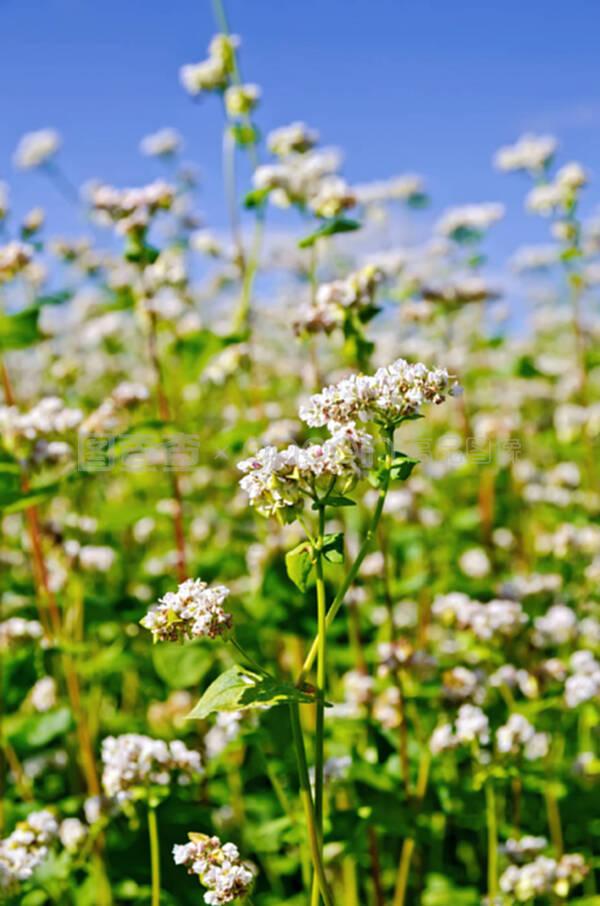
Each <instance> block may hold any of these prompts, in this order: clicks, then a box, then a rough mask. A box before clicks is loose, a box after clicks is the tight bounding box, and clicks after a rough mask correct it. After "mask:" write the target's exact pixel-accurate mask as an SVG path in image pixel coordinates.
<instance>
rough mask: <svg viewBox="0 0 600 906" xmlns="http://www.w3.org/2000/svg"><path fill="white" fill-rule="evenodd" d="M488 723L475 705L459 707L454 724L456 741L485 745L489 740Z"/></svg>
mask: <svg viewBox="0 0 600 906" xmlns="http://www.w3.org/2000/svg"><path fill="white" fill-rule="evenodd" d="M489 731H490V725H489V721H488V719H487V717H486V715H485V714H484V712H483V711H482V710H481V708H478V707H476V706H475V705H461V706H460V708H459V709H458V715H457V717H456V721H455V723H454V732H455V736H456V740H457V742H459V743H471V742H478V743H480V744H481V745H487V743H488V742H489V740H490V732H489Z"/></svg>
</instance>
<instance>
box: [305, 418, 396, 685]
mask: <svg viewBox="0 0 600 906" xmlns="http://www.w3.org/2000/svg"><path fill="white" fill-rule="evenodd" d="M391 466H392V444H391V436H390V438H389V449H388V451H387V455H386V461H385V466H384V473H383V476H382V480H381V484H380V486H379V495H378V497H377V504H376V506H375V510H374V511H373V516H372V517H371V522H370V524H369V527H368V529H367V531H366V534H365V537H364V539H363V542H362V544H361V546H360V549H359V551H358V554H357V555H356V558H355V560H354V562H353V564H352V566H351V567H350V569H349V570H348V572H347V574H346V577H345V578H344V580H343V581H342V584H341V585H340V587H339V589H338V591H337V594H336V595H335V597H334V599H333V601H332V602H331V605H330V607H329V610H328V611H327V616H326V620H325V625H326V627H327V629H329V627H330V626H331V624H332V623H333V621H334V620H335V618H336V616H337V614H338V612H339V609H340V607H341V606H342V604H343V603H344V598H345V597H346V595H347V593H348V590H349V588H350V586H351V585H352V583H353V582H354V580H355V579H356V576H357V575H358V571H359V569H360V567H361V564H362V562H363V560H364V559H365V557H366V555H367V552H368V550H369V547H370V546H371V542H372V541H373V538H374V537H375V533H376V531H377V526H378V525H379V520H380V519H381V514H382V513H383V507H384V504H385V498H386V496H387V492H388V488H389V486H390V470H391ZM318 650H319V636H318V634H317V636H316V637H315V639H314V640H313V643H312V645H311V647H310V650H309V652H308V654H307V656H306V659H305V661H304V664H303V665H302V670H301V671H300V675H299V677H298V680H297V684H298V685H301V684H302V683H303V682H304V681H305V679H306V677H307V675H308V672H309V671H310V669H311V667H312V665H313V664H314V662H315V658H316V657H317V653H318Z"/></svg>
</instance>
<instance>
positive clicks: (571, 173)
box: [556, 162, 588, 191]
mask: <svg viewBox="0 0 600 906" xmlns="http://www.w3.org/2000/svg"><path fill="white" fill-rule="evenodd" d="M587 181H588V175H587V173H586V171H585V169H584V168H583V167H582V166H581V164H580V163H577V162H572V163H569V164H565V165H564V167H561V168H560V170H559V171H558V173H557V174H556V183H557V185H559V186H561V187H562V188H564V189H567V190H568V191H575V190H577V189H581V188H583V186H585V185H586V184H587Z"/></svg>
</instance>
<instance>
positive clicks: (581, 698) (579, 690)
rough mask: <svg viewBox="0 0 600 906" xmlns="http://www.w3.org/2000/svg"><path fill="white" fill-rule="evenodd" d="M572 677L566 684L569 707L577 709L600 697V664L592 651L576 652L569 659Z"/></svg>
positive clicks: (566, 697) (566, 698) (566, 699)
mask: <svg viewBox="0 0 600 906" xmlns="http://www.w3.org/2000/svg"><path fill="white" fill-rule="evenodd" d="M569 668H570V670H571V675H570V676H569V677H568V678H567V681H566V683H565V701H566V703H567V707H569V708H576V707H577V706H578V705H581V704H583V702H587V701H591V700H592V699H595V698H597V697H598V696H600V663H598V661H597V660H596V658H595V657H594V655H593V654H592V652H591V651H586V650H585V649H582V650H581V651H576V652H575V653H574V654H572V655H571V657H570V659H569Z"/></svg>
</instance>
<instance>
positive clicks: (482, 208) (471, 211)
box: [435, 202, 505, 239]
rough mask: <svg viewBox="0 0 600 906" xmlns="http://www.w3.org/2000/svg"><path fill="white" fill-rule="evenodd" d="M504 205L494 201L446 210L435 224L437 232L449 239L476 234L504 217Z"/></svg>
mask: <svg viewBox="0 0 600 906" xmlns="http://www.w3.org/2000/svg"><path fill="white" fill-rule="evenodd" d="M504 211H505V208H504V205H503V204H499V203H496V202H489V203H487V204H468V205H463V206H461V207H458V208H450V209H449V210H447V211H446V212H445V213H444V214H443V215H442V216H441V218H440V219H439V220H438V222H437V223H436V225H435V229H436V232H437V233H440V234H441V235H442V236H448V237H449V238H450V239H461V238H463V237H464V238H466V237H471V236H478V235H479V234H480V233H484V232H485V231H486V230H488V229H489V228H490V227H491V226H492V224H494V223H497V222H498V221H499V220H502V218H503V217H504Z"/></svg>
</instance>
